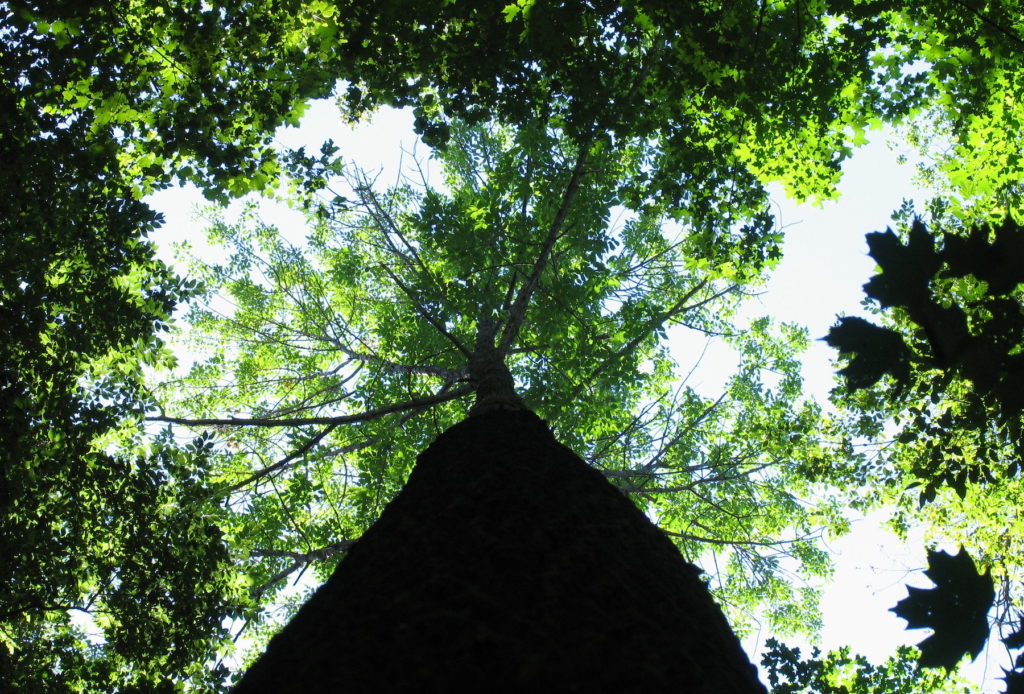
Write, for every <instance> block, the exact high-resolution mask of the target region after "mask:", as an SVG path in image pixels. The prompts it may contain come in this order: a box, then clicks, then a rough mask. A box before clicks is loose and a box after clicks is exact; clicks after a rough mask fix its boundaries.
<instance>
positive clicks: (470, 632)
mask: <svg viewBox="0 0 1024 694" xmlns="http://www.w3.org/2000/svg"><path fill="white" fill-rule="evenodd" d="M698 574H699V571H698V570H697V569H696V568H695V567H694V566H692V565H690V564H688V563H687V562H686V561H684V560H683V558H682V557H681V556H680V554H679V552H678V550H677V549H676V547H675V546H674V545H673V544H672V543H671V541H669V540H668V539H667V538H666V537H665V536H664V535H663V534H662V533H661V531H660V530H658V529H657V528H656V527H655V526H654V525H653V524H652V523H651V522H650V521H649V520H648V519H647V518H646V517H645V516H644V515H643V514H642V513H641V512H640V511H639V510H638V509H637V508H636V507H635V506H634V505H633V504H632V503H631V502H630V501H629V500H628V499H627V498H626V497H625V496H624V495H623V494H621V493H620V492H619V491H618V490H616V489H615V487H613V486H612V485H611V484H609V483H608V482H607V480H605V479H604V477H603V476H602V475H601V474H600V473H598V472H597V471H596V470H593V469H592V468H590V467H589V466H587V465H586V464H585V463H584V462H583V461H582V460H580V458H579V457H578V456H576V455H575V454H574V453H572V451H570V450H569V449H568V448H566V447H565V446H563V445H561V444H560V443H558V441H556V440H555V438H554V436H552V434H551V432H550V430H549V429H548V427H547V426H546V424H545V423H544V421H543V420H541V419H540V418H538V417H537V416H536V415H534V414H533V413H532V412H529V411H527V410H504V409H497V408H495V409H490V410H488V411H484V412H481V413H480V414H477V415H474V416H471V417H469V418H468V419H466V420H465V421H463V422H461V423H460V424H457V425H455V426H453V427H452V428H451V429H449V430H448V431H446V432H445V433H443V434H442V435H441V436H440V437H438V439H437V441H435V442H434V443H433V444H432V445H431V446H430V447H429V448H428V449H427V450H426V451H425V452H424V453H423V454H421V455H420V457H419V460H418V462H417V464H416V467H415V469H414V470H413V472H412V474H411V475H410V477H409V481H408V483H407V484H406V486H405V488H404V489H403V490H402V492H401V493H400V494H399V495H398V496H397V497H396V498H395V500H394V501H392V502H391V504H389V505H388V507H387V508H386V509H385V510H384V512H383V514H382V515H381V517H380V519H379V520H378V521H377V522H376V523H375V524H374V525H373V527H371V528H370V529H369V530H368V531H367V532H366V533H365V534H364V535H363V537H362V538H361V539H360V540H359V541H358V542H357V543H356V544H355V545H354V546H353V547H352V549H351V550H350V551H349V553H348V555H347V556H346V557H345V559H344V560H343V561H342V562H341V564H340V565H339V566H338V569H337V570H336V571H335V573H334V575H333V576H332V577H331V578H330V580H328V581H327V582H326V583H325V584H324V585H323V586H322V587H321V588H320V589H319V590H318V591H317V592H316V593H315V594H314V595H313V596H312V597H311V598H310V600H309V601H308V602H307V603H306V604H305V605H304V606H303V607H302V609H301V610H300V611H299V613H298V614H297V615H296V616H295V618H294V619H292V621H291V622H290V623H289V624H288V625H287V626H286V627H285V628H284V629H283V630H282V631H281V633H280V634H278V635H277V636H275V637H274V639H273V640H272V641H271V642H270V645H269V647H268V648H267V651H266V652H265V653H264V654H263V655H262V657H261V658H260V659H259V660H258V661H257V662H256V663H255V664H254V665H253V666H252V667H251V668H250V669H249V671H248V672H247V673H246V675H245V676H244V677H243V679H242V681H241V682H240V683H239V684H238V685H237V687H236V688H235V689H234V692H235V694H253V693H254V692H259V693H263V692H266V693H268V694H270V693H274V694H289V693H292V692H295V693H298V692H302V693H303V694H306V693H314V694H315V693H318V692H368V693H370V692H372V693H375V694H376V693H380V692H416V693H422V692H428V693H429V692H500V691H510V692H512V691H514V692H547V691H558V692H616V693H619V692H644V693H649V692H686V693H700V694H704V693H706V694H732V693H740V692H742V693H744V694H748V693H749V694H754V693H761V692H764V688H763V687H762V686H761V684H760V683H759V682H758V681H757V677H756V673H755V670H754V668H753V666H751V664H750V662H749V661H748V659H747V657H746V655H745V654H744V653H743V651H742V650H741V648H740V644H739V641H738V640H737V639H736V637H735V636H734V635H733V633H732V631H731V630H730V628H729V626H728V624H727V623H726V620H725V618H724V617H723V615H722V613H721V611H720V610H719V608H718V606H717V605H715V603H714V602H713V601H712V599H711V596H710V595H709V593H708V591H707V589H706V588H705V586H704V584H703V582H702V581H701V580H700V578H699V575H698Z"/></svg>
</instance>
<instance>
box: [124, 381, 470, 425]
mask: <svg viewBox="0 0 1024 694" xmlns="http://www.w3.org/2000/svg"><path fill="white" fill-rule="evenodd" d="M471 392H473V388H472V386H470V385H468V384H464V385H461V386H459V387H458V388H456V389H454V390H450V391H448V392H446V393H438V394H437V395H428V396H426V397H423V398H413V399H412V400H407V401H405V402H400V403H395V404H392V405H386V406H384V407H378V408H376V409H373V410H367V411H366V412H360V413H359V414H348V415H338V416H335V417H290V418H286V419H276V418H273V417H252V418H242V417H227V418H217V417H199V418H194V419H192V418H188V417H167V416H164V415H151V416H149V417H145V418H144V419H145V421H147V422H166V423H168V424H180V425H182V426H189V427H204V426H205V427H215V426H235V427H299V426H307V425H311V424H325V425H331V424H333V425H335V426H338V425H341V424H355V423H358V422H371V421H373V420H375V419H380V418H381V417H386V416H387V415H389V414H393V413H395V412H405V411H407V410H415V409H419V408H423V407H430V406H432V405H439V404H441V403H442V402H448V401H449V400H455V399H456V398H460V397H462V396H463V395H467V394H469V393H471Z"/></svg>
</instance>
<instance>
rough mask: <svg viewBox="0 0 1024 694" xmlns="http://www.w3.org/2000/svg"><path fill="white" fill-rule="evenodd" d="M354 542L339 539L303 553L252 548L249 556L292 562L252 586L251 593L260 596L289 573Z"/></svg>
mask: <svg viewBox="0 0 1024 694" xmlns="http://www.w3.org/2000/svg"><path fill="white" fill-rule="evenodd" d="M355 542H356V541H355V540H339V541H338V542H332V543H331V544H329V545H327V546H326V547H321V548H320V549H314V550H311V551H309V552H305V553H302V552H292V551H289V550H285V549H254V550H253V551H252V552H251V553H250V554H249V556H250V557H272V558H280V557H284V558H287V559H291V560H292V563H291V565H290V566H289V567H288V568H286V569H283V570H282V571H278V572H277V573H276V574H274V575H273V576H272V577H271V578H270V579H269V580H268V581H266V582H265V583H264V584H263V585H261V586H258V587H256V588H254V589H253V591H252V593H253V595H254V596H257V597H258V596H260V595H261V594H263V593H264V592H265V591H266V590H267V589H269V588H270V587H271V586H273V585H274V584H275V583H278V582H280V581H283V580H284V579H285V578H287V577H288V576H289V575H291V574H292V573H294V572H296V571H298V570H299V569H300V568H302V567H304V566H308V565H309V564H312V563H313V562H315V561H323V560H324V559H329V558H331V557H333V556H335V555H338V554H341V553H343V552H347V551H348V550H349V548H350V547H352V545H353V544H355Z"/></svg>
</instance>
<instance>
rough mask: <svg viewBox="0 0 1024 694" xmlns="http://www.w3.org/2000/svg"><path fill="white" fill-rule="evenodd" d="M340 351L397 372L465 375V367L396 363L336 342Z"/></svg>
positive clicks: (453, 377) (455, 377)
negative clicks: (454, 367)
mask: <svg viewBox="0 0 1024 694" xmlns="http://www.w3.org/2000/svg"><path fill="white" fill-rule="evenodd" d="M335 345H336V346H337V348H338V351H340V352H341V353H342V354H344V355H345V356H347V357H349V358H351V359H354V360H356V361H361V362H363V363H365V364H374V365H376V366H379V367H380V368H382V369H384V370H385V371H389V372H391V373H397V374H424V375H426V376H439V377H440V378H443V379H446V380H449V381H458V380H460V379H463V378H465V377H466V376H467V371H466V370H465V369H446V368H444V367H441V366H433V365H431V364H424V365H417V364H398V363H395V362H393V361H390V360H388V359H385V358H384V357H378V356H377V355H376V354H364V353H363V352H357V351H356V350H354V349H351V348H350V347H347V346H345V345H344V344H342V343H340V342H338V343H335Z"/></svg>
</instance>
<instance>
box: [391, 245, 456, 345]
mask: <svg viewBox="0 0 1024 694" xmlns="http://www.w3.org/2000/svg"><path fill="white" fill-rule="evenodd" d="M380 267H381V269H383V270H384V272H386V273H387V274H388V277H390V278H391V281H392V282H394V283H395V284H396V285H398V288H399V289H401V290H402V291H403V292H405V295H406V296H407V297H409V300H410V301H411V302H412V305H413V308H415V309H416V312H417V313H419V314H420V315H421V316H423V319H424V320H426V321H427V322H428V323H430V324H431V325H432V326H434V329H435V330H437V332H439V333H441V334H442V335H444V336H445V337H446V338H448V341H449V342H451V343H452V344H453V345H455V348H456V349H457V350H459V351H460V352H462V354H463V356H465V357H466V358H467V359H469V358H470V356H471V352H470V351H469V349H467V348H466V346H465V345H463V344H462V343H461V342H459V340H458V338H456V337H455V336H454V335H452V334H451V333H450V332H448V329H447V328H445V327H444V323H442V322H441V321H439V320H438V319H437V318H436V317H435V316H434V314H432V313H431V312H430V311H428V310H427V309H426V307H424V306H423V305H422V304H420V302H419V301H418V300H417V299H416V295H415V294H413V291H412V289H410V288H409V287H407V286H405V283H404V282H402V280H400V279H398V275H396V274H395V273H393V272H392V271H391V269H390V268H389V267H388V266H387V265H384V264H383V263H382V264H381V266H380Z"/></svg>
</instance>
